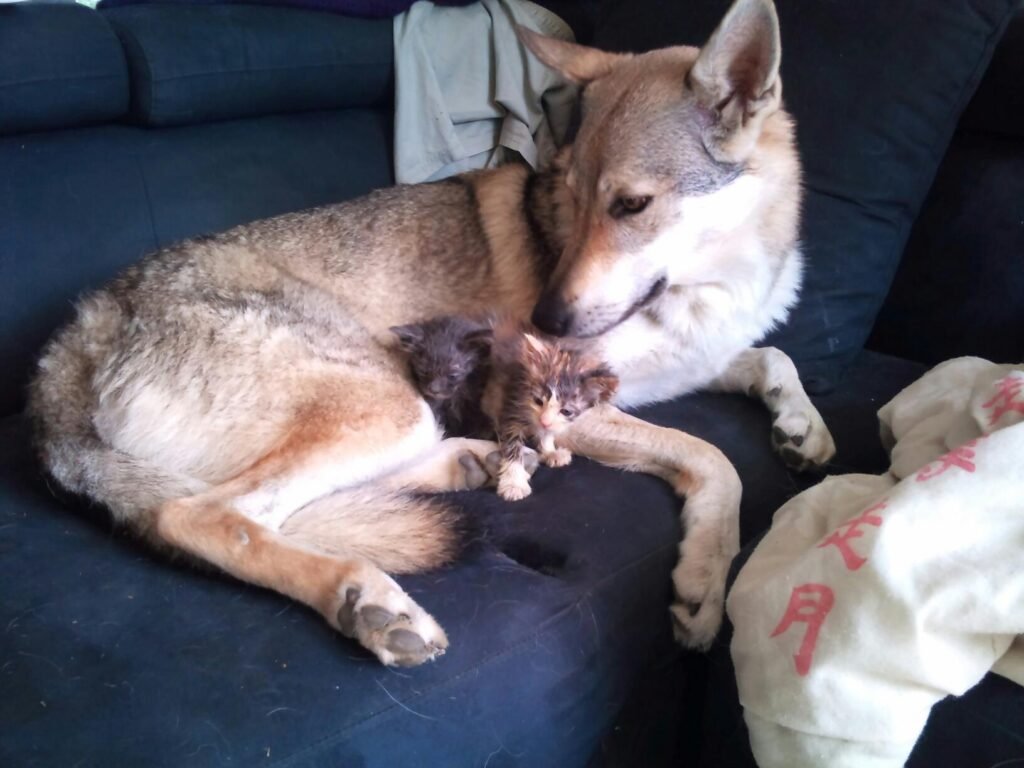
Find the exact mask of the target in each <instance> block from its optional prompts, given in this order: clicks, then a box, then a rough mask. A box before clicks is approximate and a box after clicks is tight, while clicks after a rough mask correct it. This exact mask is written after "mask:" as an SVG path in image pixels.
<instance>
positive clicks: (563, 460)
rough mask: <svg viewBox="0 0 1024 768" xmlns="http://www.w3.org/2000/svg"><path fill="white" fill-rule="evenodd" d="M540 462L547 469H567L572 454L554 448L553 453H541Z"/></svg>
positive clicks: (563, 449)
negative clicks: (547, 467)
mask: <svg viewBox="0 0 1024 768" xmlns="http://www.w3.org/2000/svg"><path fill="white" fill-rule="evenodd" d="M540 460H541V461H543V462H544V463H545V464H546V465H547V466H549V467H567V466H569V464H571V463H572V453H570V452H569V451H567V450H566V449H565V448H555V450H553V451H548V452H547V453H542V454H541V456H540Z"/></svg>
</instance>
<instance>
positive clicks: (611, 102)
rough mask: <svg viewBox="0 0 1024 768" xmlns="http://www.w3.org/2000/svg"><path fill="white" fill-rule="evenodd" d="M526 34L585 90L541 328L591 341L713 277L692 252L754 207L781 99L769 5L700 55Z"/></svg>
mask: <svg viewBox="0 0 1024 768" xmlns="http://www.w3.org/2000/svg"><path fill="white" fill-rule="evenodd" d="M520 34H521V37H522V39H523V42H524V43H525V44H526V45H527V46H528V47H529V48H530V50H531V51H533V53H534V54H535V55H536V56H537V57H538V58H539V59H540V60H541V61H543V62H544V63H545V64H547V65H548V66H550V67H552V68H554V69H555V70H557V71H559V72H561V73H562V74H563V75H564V76H565V77H567V78H568V79H570V80H572V81H574V82H576V83H579V84H581V85H582V86H583V89H582V95H581V108H582V120H581V124H580V130H579V133H578V135H577V137H576V141H575V142H574V144H573V146H572V149H571V150H570V151H569V154H568V157H567V158H566V160H565V162H566V163H567V166H566V175H565V181H566V184H567V185H568V187H569V191H570V195H571V198H572V201H573V205H572V208H573V211H574V213H573V223H572V228H571V231H570V232H569V233H568V235H569V237H568V241H567V246H566V248H565V251H564V252H563V254H562V256H561V259H560V261H559V265H558V268H557V269H556V271H555V274H554V275H553V276H552V280H551V282H550V284H549V286H548V288H547V290H546V291H545V292H544V294H543V296H542V297H541V299H540V301H539V302H538V304H537V306H536V309H535V311H534V315H533V322H534V323H535V324H536V325H537V326H538V327H539V328H541V329H542V330H544V331H547V332H548V333H552V334H555V335H574V336H595V335H598V334H600V333H603V332H604V331H606V330H609V329H610V328H612V327H614V326H615V325H617V324H618V323H620V322H622V321H623V320H625V319H626V318H628V317H629V316H630V315H632V314H633V313H634V312H635V311H637V310H638V309H640V308H642V307H644V306H646V305H648V304H650V303H651V302H653V301H655V300H656V299H657V298H658V297H659V296H660V295H661V294H662V293H663V292H664V291H665V290H666V289H667V288H670V287H672V286H674V285H686V284H692V283H695V282H707V281H709V280H713V279H714V278H713V275H711V274H710V273H712V272H713V270H714V265H708V264H703V265H702V264H698V263H692V261H690V262H688V256H692V254H693V253H694V252H695V251H697V250H699V249H698V248H697V246H699V245H701V244H703V243H706V242H707V241H708V240H709V239H710V238H714V237H716V236H718V235H720V234H721V233H722V232H723V231H727V230H729V229H730V228H732V227H735V226H736V225H737V224H738V223H740V222H741V221H742V219H743V217H744V215H745V214H744V212H745V211H749V210H750V209H751V208H752V207H753V206H754V204H755V203H756V198H757V196H758V191H759V189H758V187H757V184H756V179H752V178H751V177H750V176H749V174H748V173H747V170H748V164H749V161H750V160H751V156H752V155H753V154H754V152H755V148H756V146H757V143H758V140H759V138H760V136H761V133H762V127H763V125H764V122H765V120H766V119H767V118H768V117H769V116H771V115H772V114H774V113H776V112H777V111H778V110H779V106H780V102H781V91H782V86H781V82H780V80H779V59H780V43H779V28H778V19H777V17H776V14H775V7H774V5H773V4H772V2H771V0H736V2H735V3H734V4H733V6H732V8H731V9H730V10H729V12H728V13H727V14H726V16H725V18H724V19H723V20H722V22H721V24H720V25H719V27H718V29H717V30H715V32H714V33H713V34H712V35H711V38H710V39H709V40H708V42H707V44H706V45H705V46H704V47H703V48H701V49H697V48H689V47H678V48H666V49H663V50H658V51H651V52H649V53H644V54H639V55H630V54H612V53H606V52H603V51H599V50H596V49H592V48H586V47H584V46H580V45H574V44H571V43H566V42H562V41H559V40H553V39H551V38H547V37H543V36H541V35H537V34H535V33H532V32H529V31H527V30H521V32H520ZM752 182H753V183H752Z"/></svg>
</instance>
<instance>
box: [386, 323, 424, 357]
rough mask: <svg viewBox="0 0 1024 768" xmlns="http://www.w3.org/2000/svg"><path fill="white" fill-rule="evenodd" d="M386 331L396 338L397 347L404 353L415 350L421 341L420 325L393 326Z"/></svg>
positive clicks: (421, 331) (421, 328)
mask: <svg viewBox="0 0 1024 768" xmlns="http://www.w3.org/2000/svg"><path fill="white" fill-rule="evenodd" d="M388 330H389V331H391V332H392V333H393V334H395V336H397V337H398V346H399V347H401V348H402V349H404V350H405V351H406V352H411V351H412V350H414V349H416V348H417V347H418V346H419V344H420V343H421V342H422V341H423V326H421V325H415V324H413V325H395V326H392V327H391V328H388Z"/></svg>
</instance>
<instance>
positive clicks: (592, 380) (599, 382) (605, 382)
mask: <svg viewBox="0 0 1024 768" xmlns="http://www.w3.org/2000/svg"><path fill="white" fill-rule="evenodd" d="M618 389H619V377H618V376H616V375H615V374H614V373H612V372H611V370H609V369H608V368H606V367H605V366H603V365H602V366H601V367H600V368H595V369H594V370H592V371H590V372H589V373H587V375H586V377H585V378H584V380H583V391H584V392H586V394H587V398H588V399H591V400H593V401H594V402H597V403H607V402H608V401H609V400H611V399H612V397H613V396H614V395H615V393H616V392H617V391H618Z"/></svg>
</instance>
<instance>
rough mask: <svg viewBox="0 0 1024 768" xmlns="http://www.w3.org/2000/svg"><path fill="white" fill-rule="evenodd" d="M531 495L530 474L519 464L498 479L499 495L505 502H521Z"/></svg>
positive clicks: (509, 468)
mask: <svg viewBox="0 0 1024 768" xmlns="http://www.w3.org/2000/svg"><path fill="white" fill-rule="evenodd" d="M530 493H531V488H530V474H529V472H527V471H526V468H525V467H523V466H521V465H519V464H513V465H512V466H511V467H508V468H507V469H506V470H505V471H504V472H503V473H502V474H501V477H499V478H498V495H499V496H501V498H503V499H505V501H519V500H520V499H525V498H526V497H527V496H529V495H530Z"/></svg>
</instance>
